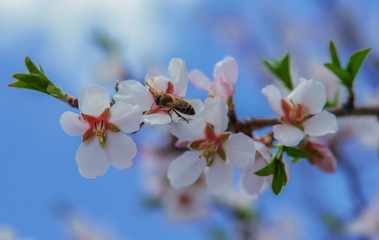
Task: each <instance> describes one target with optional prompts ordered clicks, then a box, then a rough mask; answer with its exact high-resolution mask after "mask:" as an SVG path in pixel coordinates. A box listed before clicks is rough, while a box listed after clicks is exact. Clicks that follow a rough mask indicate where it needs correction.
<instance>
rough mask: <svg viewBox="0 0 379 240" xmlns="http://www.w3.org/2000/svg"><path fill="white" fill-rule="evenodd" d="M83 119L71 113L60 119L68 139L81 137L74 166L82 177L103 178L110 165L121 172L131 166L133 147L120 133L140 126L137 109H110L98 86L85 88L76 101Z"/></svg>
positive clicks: (118, 106)
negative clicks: (68, 136)
mask: <svg viewBox="0 0 379 240" xmlns="http://www.w3.org/2000/svg"><path fill="white" fill-rule="evenodd" d="M79 109H80V110H81V112H82V113H81V116H82V119H81V118H80V117H79V115H77V114H76V113H73V112H69V111H67V112H65V113H63V114H62V116H61V118H60V124H61V126H62V128H63V130H64V131H65V132H66V133H67V134H68V135H70V136H79V135H83V138H82V143H81V145H80V146H79V149H78V150H77V152H76V163H77V164H78V167H79V172H80V174H81V175H82V176H83V177H86V178H96V177H98V176H102V175H104V174H105V172H106V171H107V169H108V166H109V163H110V164H111V165H112V166H114V167H116V168H118V169H124V168H129V167H130V166H132V164H133V161H132V159H133V158H134V156H135V155H136V153H137V147H136V144H135V143H134V142H133V140H132V139H131V138H130V137H128V136H126V135H125V134H123V133H121V131H123V132H127V133H130V132H135V131H137V130H138V129H139V126H140V124H141V122H142V110H141V108H140V107H139V106H136V105H130V104H126V103H123V102H119V103H116V104H114V105H113V106H112V107H110V103H109V96H108V92H107V91H106V90H105V89H104V88H102V87H99V86H97V85H88V86H86V87H85V88H84V89H83V90H82V92H81V94H80V97H79Z"/></svg>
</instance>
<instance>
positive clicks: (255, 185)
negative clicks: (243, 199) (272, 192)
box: [241, 158, 269, 196]
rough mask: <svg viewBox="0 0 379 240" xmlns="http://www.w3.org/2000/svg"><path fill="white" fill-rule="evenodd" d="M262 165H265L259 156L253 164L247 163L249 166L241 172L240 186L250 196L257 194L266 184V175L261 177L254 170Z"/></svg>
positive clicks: (267, 179)
mask: <svg viewBox="0 0 379 240" xmlns="http://www.w3.org/2000/svg"><path fill="white" fill-rule="evenodd" d="M263 167H265V164H264V160H263V159H262V158H260V159H257V161H256V163H255V164H254V165H250V164H249V167H248V168H247V169H246V170H245V171H243V172H242V175H241V181H242V187H243V189H244V190H245V192H246V193H248V194H249V195H251V196H256V195H258V194H259V193H261V192H262V190H264V189H265V188H266V187H267V186H268V181H269V178H268V177H261V176H258V175H256V174H255V172H256V171H258V170H259V169H261V168H263Z"/></svg>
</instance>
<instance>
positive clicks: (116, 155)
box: [104, 131, 137, 169]
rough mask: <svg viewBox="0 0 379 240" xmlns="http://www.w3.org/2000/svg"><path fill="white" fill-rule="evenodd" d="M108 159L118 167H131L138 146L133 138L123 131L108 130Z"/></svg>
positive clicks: (106, 152)
mask: <svg viewBox="0 0 379 240" xmlns="http://www.w3.org/2000/svg"><path fill="white" fill-rule="evenodd" d="M104 151H105V154H106V156H107V160H108V162H109V163H110V164H112V166H113V167H115V168H118V169H125V168H129V167H131V166H132V165H133V161H132V159H133V158H134V157H135V156H136V154H137V146H136V144H135V143H134V142H133V140H132V139H131V138H130V137H128V136H126V135H125V134H123V133H120V132H119V133H114V132H109V131H108V132H107V141H106V143H105V146H104Z"/></svg>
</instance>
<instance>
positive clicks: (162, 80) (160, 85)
mask: <svg viewBox="0 0 379 240" xmlns="http://www.w3.org/2000/svg"><path fill="white" fill-rule="evenodd" d="M169 82H170V79H169V78H167V77H165V76H156V77H151V78H150V79H148V80H147V83H148V84H149V85H150V86H152V87H153V88H154V89H155V90H157V91H158V92H159V93H165V92H166V90H167V88H168V83H169Z"/></svg>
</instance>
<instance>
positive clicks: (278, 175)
mask: <svg viewBox="0 0 379 240" xmlns="http://www.w3.org/2000/svg"><path fill="white" fill-rule="evenodd" d="M287 180H288V178H287V173H286V169H285V165H284V163H283V162H282V161H278V166H277V168H276V170H275V174H274V178H273V179H272V185H271V187H272V191H273V192H274V193H275V194H276V195H278V194H279V193H280V192H281V191H282V188H283V186H285V185H286V184H287Z"/></svg>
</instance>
